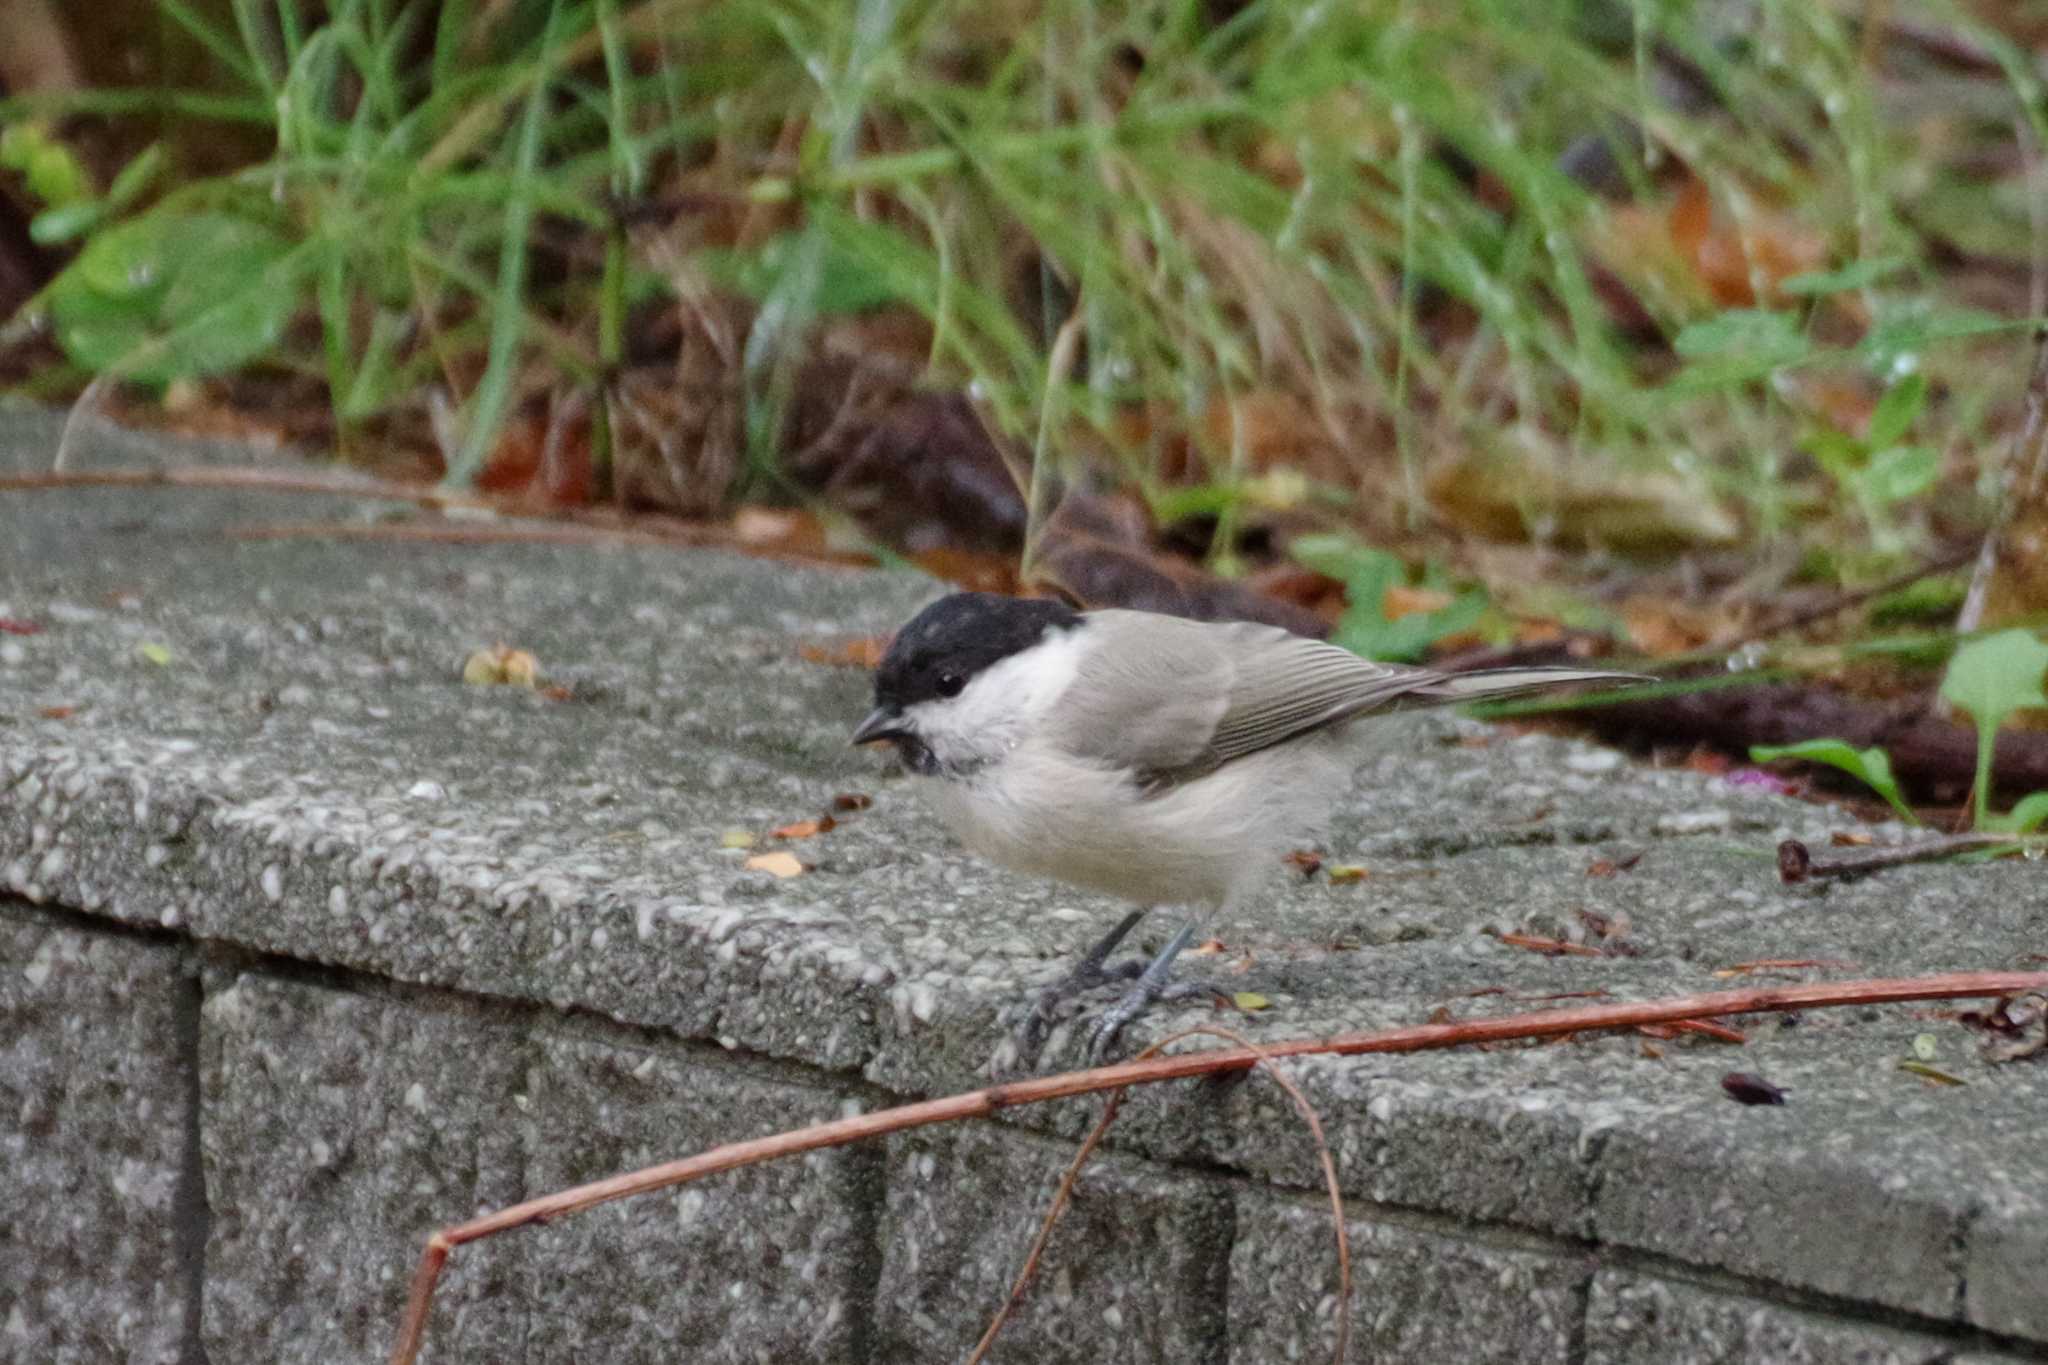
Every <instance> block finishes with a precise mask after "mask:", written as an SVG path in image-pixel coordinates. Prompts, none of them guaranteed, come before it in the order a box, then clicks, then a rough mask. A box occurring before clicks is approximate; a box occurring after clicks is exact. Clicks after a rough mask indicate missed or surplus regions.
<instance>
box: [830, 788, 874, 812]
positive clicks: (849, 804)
mask: <svg viewBox="0 0 2048 1365" xmlns="http://www.w3.org/2000/svg"><path fill="white" fill-rule="evenodd" d="M874 804H875V798H874V797H872V796H869V795H868V794H867V793H866V792H841V793H839V795H837V796H835V797H833V798H832V809H833V810H836V811H840V812H845V811H853V810H866V809H867V808H868V807H869V806H872V805H874Z"/></svg>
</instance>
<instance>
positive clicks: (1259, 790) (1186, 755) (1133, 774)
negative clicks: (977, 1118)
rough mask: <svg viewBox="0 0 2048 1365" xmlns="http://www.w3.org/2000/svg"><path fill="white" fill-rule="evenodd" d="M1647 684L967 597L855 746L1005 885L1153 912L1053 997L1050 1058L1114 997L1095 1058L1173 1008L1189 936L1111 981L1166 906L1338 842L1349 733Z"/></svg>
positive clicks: (1217, 894) (894, 682)
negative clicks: (1057, 1029) (1453, 663)
mask: <svg viewBox="0 0 2048 1365" xmlns="http://www.w3.org/2000/svg"><path fill="white" fill-rule="evenodd" d="M1639 680H1640V678H1639V676H1638V675H1636V674H1630V673H1609V672H1602V671H1595V670H1587V669H1576V668H1503V669H1488V670H1484V671H1480V672H1473V673H1438V672H1434V671H1432V670H1430V669H1426V668H1407V667H1402V666H1400V665H1396V664H1381V663H1373V662H1370V661H1369V660H1366V659H1362V658H1360V657H1359V656H1357V655H1356V654H1353V653H1351V652H1350V651H1348V650H1344V649H1339V648H1337V647H1336V646H1334V645H1328V644H1324V643H1322V642H1321V641H1318V640H1311V639H1306V638H1304V637H1302V636H1299V635H1292V634H1289V633H1288V632H1287V631H1284V630H1280V629H1277V628H1275V627H1272V626H1262V625H1252V624H1248V623H1241V622H1229V623H1221V624H1218V623H1210V622H1202V621H1189V620H1183V619H1181V618H1179V617H1175V616H1161V615H1157V614H1155V613H1152V612H1146V611H1120V610H1107V611H1089V612H1079V611H1075V610H1073V609H1072V608H1070V607H1067V606H1065V605H1063V604H1061V603H1059V602H1052V601H1042V600H1027V599H1020V598H1011V597H1001V596H997V595H995V594H992V593H978V592H963V593H956V594H954V595H953V596H951V597H946V598H942V599H941V600H939V601H937V602H934V603H932V605H930V606H928V607H926V608H925V609H924V610H923V611H921V612H919V613H918V614H917V615H916V616H915V617H914V618H913V619H912V620H911V621H910V622H909V623H908V624H907V625H905V626H904V627H903V629H902V630H901V631H899V632H897V635H896V638H895V640H894V641H893V642H892V643H891V644H890V646H889V650H888V653H887V654H886V655H885V656H884V658H883V659H882V665H881V669H880V671H879V672H878V673H877V674H876V677H875V707H874V710H873V711H871V712H869V714H868V716H867V718H866V719H865V720H863V721H861V723H860V725H859V726H858V727H857V728H856V729H855V730H854V732H853V742H854V743H855V744H869V743H875V742H878V741H885V742H887V743H890V744H893V745H894V746H895V749H896V752H897V754H898V755H899V756H900V757H901V759H902V761H903V765H904V766H905V767H906V768H907V769H908V770H909V771H910V772H911V773H913V774H915V775H916V776H917V777H918V778H920V779H923V780H922V781H921V782H920V784H919V785H921V786H922V787H923V788H924V789H925V794H926V795H927V796H928V798H929V799H930V801H931V803H932V805H933V807H934V808H935V809H936V811H937V812H938V815H939V817H940V819H942V820H943V821H944V822H945V823H946V825H947V826H948V827H949V828H950V829H951V830H952V831H953V833H954V834H955V835H957V836H958V837H959V839H960V841H961V842H962V843H963V844H965V845H966V846H967V847H968V848H969V849H971V850H973V851H974V852H975V853H978V854H980V855H981V856H982V857H985V858H988V859H989V860H991V861H993V862H996V863H1000V864H1001V865H1003V866H1004V867H1008V868H1013V869H1015V870H1017V871H1020V872H1027V873H1032V874H1035V875H1037V876H1042V877H1050V878H1053V879H1055V880H1058V881H1062V882H1066V883H1069V884H1070V885H1074V886H1079V887H1083V888H1086V889H1087V890H1090V891H1100V892H1106V893H1108V894H1109V895H1112V896H1118V897H1121V898H1123V899H1125V900H1128V901H1134V902H1136V903H1137V904H1138V906H1139V907H1140V908H1139V909H1137V910H1134V911H1132V912H1131V913H1130V914H1129V915H1127V916H1125V917H1124V919H1123V921H1122V922H1121V923H1119V924H1118V925H1117V926H1116V928H1114V929H1112V930H1111V931H1110V932H1109V933H1108V934H1107V935H1106V936H1104V938H1103V939H1102V940H1101V941H1100V942H1099V943H1097V944H1096V945H1095V946H1094V947H1093V948H1091V949H1089V951H1088V952H1087V953H1086V954H1085V955H1084V956H1083V957H1082V958H1081V960H1080V962H1079V963H1078V964H1077V965H1076V966H1075V968H1074V970H1073V971H1072V972H1071V973H1069V974H1068V975H1067V976H1066V977H1065V978H1064V979H1063V980H1061V981H1059V982H1056V983H1055V984H1054V985H1052V986H1050V987H1048V988H1047V989H1046V990H1045V991H1044V992H1042V993H1041V994H1040V996H1039V997H1038V999H1037V1001H1036V1002H1035V1003H1034V1005H1033V1007H1032V1009H1031V1012H1030V1014H1029V1015H1028V1016H1027V1018H1026V1019H1025V1022H1024V1026H1023V1029H1022V1030H1021V1034H1020V1038H1019V1044H1020V1051H1021V1052H1022V1054H1023V1056H1024V1058H1025V1060H1026V1061H1027V1063H1028V1062H1029V1061H1031V1060H1033V1059H1035V1058H1036V1056H1037V1053H1038V1051H1039V1049H1040V1048H1041V1047H1042V1046H1043V1043H1044V1041H1045V1036H1046V1033H1047V1032H1048V1030H1049V1029H1050V1027H1051V1023H1052V1019H1053V1017H1054V1014H1055V1011H1056V1009H1057V1007H1058V1006H1059V1004H1060V1003H1061V1002H1062V1001H1064V1000H1066V999H1068V998H1071V997H1072V996H1074V995H1076V994H1079V993H1080V992H1082V991H1085V990H1088V989H1090V988H1092V987H1095V986H1099V985H1102V984H1104V983H1106V982H1110V981H1129V982H1131V983H1132V984H1131V986H1130V988H1129V989H1128V990H1127V991H1126V992H1125V993H1124V995H1123V996H1122V998H1121V999H1119V1000H1118V1001H1117V1002H1116V1003H1115V1004H1114V1005H1112V1006H1111V1007H1110V1008H1109V1009H1107V1010H1106V1011H1104V1013H1103V1014H1102V1015H1101V1016H1100V1018H1099V1020H1098V1022H1097V1024H1096V1026H1095V1029H1094V1032H1093V1035H1092V1037H1091V1039H1090V1044H1089V1051H1090V1055H1091V1057H1097V1058H1099V1057H1100V1056H1102V1055H1103V1054H1104V1052H1106V1050H1107V1049H1108V1047H1109V1046H1110V1044H1111V1043H1112V1042H1113V1041H1114V1040H1115V1038H1116V1035H1117V1033H1118V1032H1119V1031H1120V1030H1121V1029H1122V1028H1123V1026H1124V1025H1125V1024H1127V1023H1128V1022H1130V1020H1132V1019H1134V1018H1136V1017H1137V1016H1138V1015H1139V1014H1140V1013H1141V1012H1143V1011H1144V1010H1145V1008H1146V1007H1147V1006H1149V1005H1150V1004H1152V1003H1153V1002H1154V1001H1156V1000H1159V999H1162V998H1170V997H1176V996H1181V995H1187V994H1193V993H1197V992H1207V991H1208V988H1207V987H1202V986H1189V985H1185V984H1174V983H1171V979H1170V978H1171V971H1172V964H1173V960H1174V958H1175V957H1176V956H1177V955H1178V954H1179V953H1180V951H1181V949H1183V948H1184V947H1186V946H1187V944H1188V941H1189V940H1190V938H1191V937H1192V936H1193V934H1194V928H1195V926H1194V925H1192V924H1190V925H1188V926H1186V927H1185V928H1183V929H1182V930H1181V931H1180V933H1178V934H1177V935H1175V937H1174V938H1173V940H1172V941H1171V942H1170V943H1169V944H1168V945H1167V947H1166V949H1165V951H1164V952H1162V953H1161V954H1160V955H1159V956H1158V957H1157V958H1155V959H1153V960H1152V961H1151V963H1150V964H1146V963H1143V962H1126V963H1119V964H1116V965H1113V966H1112V965H1108V959H1109V956H1110V954H1111V953H1113V952H1114V951H1115V950H1116V947H1117V945H1118V944H1119V943H1121V942H1122V941H1123V939H1124V937H1125V936H1126V935H1128V934H1129V933H1130V932H1131V930H1132V929H1133V928H1135V927H1136V926H1137V924H1138V921H1139V920H1140V919H1141V918H1143V916H1144V915H1145V912H1146V909H1148V908H1150V907H1152V906H1155V905H1169V904H1171V905H1189V906H1202V907H1207V908H1209V909H1211V910H1217V909H1227V908H1229V907H1231V906H1234V905H1235V904H1236V903H1237V902H1238V901H1240V900H1241V899H1242V898H1244V897H1246V896H1247V895H1249V894H1250V893H1251V892H1252V891H1253V890H1254V889H1255V888H1256V887H1257V886H1258V885H1259V883H1260V882H1261V881H1262V880H1264V879H1265V878H1266V877H1267V876H1269V875H1270V874H1271V873H1272V872H1273V870H1274V869H1275V867H1276V866H1277V865H1278V862H1279V859H1280V856H1281V855H1282V854H1284V853H1285V852H1287V851H1288V850H1289V849H1293V848H1298V847H1300V846H1301V844H1302V842H1303V841H1305V840H1307V839H1309V838H1311V837H1313V836H1314V834H1315V833H1316V832H1317V831H1318V830H1319V829H1320V828H1321V827H1322V826H1323V824H1324V823H1325V820H1326V817H1327V815H1328V813H1329V808H1330V805H1331V803H1332V801H1333V799H1334V797H1335V796H1336V794H1337V793H1339V792H1340V791H1341V790H1342V789H1343V785H1344V784H1346V783H1347V782H1348V781H1349V779H1350V775H1351V769H1352V766H1353V765H1352V762H1351V760H1350V755H1349V753H1348V752H1347V746H1346V744H1345V742H1344V741H1345V739H1346V738H1347V736H1346V734H1345V731H1346V729H1347V727H1348V726H1349V724H1350V722H1352V721H1355V720H1358V719H1360V718H1362V717H1365V716H1369V715H1377V714H1382V713H1385V712H1388V711H1394V710H1401V709H1407V708H1411V707H1416V706H1436V705H1444V704H1447V703H1454V702H1469V701H1477V700H1479V699H1481V698H1487V697H1501V696H1507V695H1510V694H1514V693H1521V692H1530V691H1536V690H1539V689H1543V688H1550V687H1561V686H1567V685H1570V684H1574V683H1588V682H1632V681H1639Z"/></svg>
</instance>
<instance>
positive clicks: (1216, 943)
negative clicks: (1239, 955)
mask: <svg viewBox="0 0 2048 1365" xmlns="http://www.w3.org/2000/svg"><path fill="white" fill-rule="evenodd" d="M1229 951H1230V949H1228V948H1226V947H1225V946H1224V945H1223V940H1222V939H1220V938H1205V939H1203V940H1202V941H1201V942H1200V943H1197V944H1196V945H1195V946H1194V947H1192V948H1190V949H1188V950H1187V953H1186V956H1188V957H1217V956H1220V955H1221V954H1223V953H1227V952H1229Z"/></svg>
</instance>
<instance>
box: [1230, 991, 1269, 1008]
mask: <svg viewBox="0 0 2048 1365" xmlns="http://www.w3.org/2000/svg"><path fill="white" fill-rule="evenodd" d="M1230 1000H1231V1003H1232V1004H1234V1005H1236V1006H1237V1007H1238V1008H1239V1009H1241V1010H1244V1011H1246V1012H1247V1013H1249V1012H1251V1011H1253V1010H1263V1009H1271V1008H1272V1006H1273V1002H1272V1001H1270V1000H1268V999H1267V998H1266V997H1265V996H1263V995H1260V994H1259V993H1258V992H1257V991H1238V992H1236V993H1235V994H1233V995H1232V996H1231V997H1230Z"/></svg>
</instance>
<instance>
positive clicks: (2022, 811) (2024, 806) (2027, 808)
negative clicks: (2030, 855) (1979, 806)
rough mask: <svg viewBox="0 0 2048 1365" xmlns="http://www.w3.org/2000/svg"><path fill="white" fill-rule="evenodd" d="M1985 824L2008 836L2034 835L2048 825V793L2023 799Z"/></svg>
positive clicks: (2036, 794)
mask: <svg viewBox="0 0 2048 1365" xmlns="http://www.w3.org/2000/svg"><path fill="white" fill-rule="evenodd" d="M1984 823H1985V824H1987V825H1989V826H1990V827H1991V828H1992V829H1996V830H1999V831H2002V832H2004V833H2007V834H2032V833H2033V832H2034V831H2035V830H2037V829H2039V828H2041V826H2042V825H2044V824H2048V792H2035V793H2034V794H2033V795H2032V796H2026V797H2022V798H2020V801H2019V803H2018V804H2017V805H2015V806H2014V807H2013V808H2012V809H2011V810H2009V811H2007V812H2006V813H2005V814H2004V815H1998V816H1993V817H1991V818H1989V819H1987V820H1986V821H1985V822H1984Z"/></svg>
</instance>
